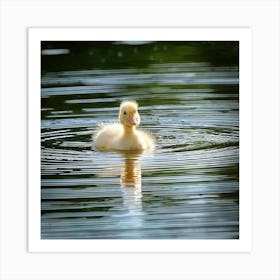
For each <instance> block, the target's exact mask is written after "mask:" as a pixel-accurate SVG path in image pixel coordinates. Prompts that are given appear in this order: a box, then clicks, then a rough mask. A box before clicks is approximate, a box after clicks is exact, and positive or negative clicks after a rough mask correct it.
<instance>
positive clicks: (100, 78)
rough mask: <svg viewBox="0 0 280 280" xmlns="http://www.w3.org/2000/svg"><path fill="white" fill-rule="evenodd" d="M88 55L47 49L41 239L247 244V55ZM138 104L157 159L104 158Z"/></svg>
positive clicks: (145, 49) (217, 50)
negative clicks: (242, 83)
mask: <svg viewBox="0 0 280 280" xmlns="http://www.w3.org/2000/svg"><path fill="white" fill-rule="evenodd" d="M82 45H83V48H82V46H81V44H80V45H79V48H78V47H77V46H78V44H77V43H72V44H71V42H70V43H68V45H67V43H65V42H64V43H63V42H57V43H51V42H48V43H46V42H45V43H43V44H42V47H43V48H53V49H58V52H59V48H60V49H63V50H64V52H60V53H57V55H56V54H55V52H56V50H54V51H49V52H45V53H44V55H42V80H41V85H42V90H41V237H42V238H43V239H236V238H239V87H238V84H239V78H238V77H239V73H238V71H239V70H238V45H237V46H236V43H235V42H216V43H209V42H208V43H204V42H197V43H194V42H191V43H180V42H158V43H156V42H154V43H149V44H141V45H140V43H139V45H137V44H129V42H126V43H111V42H107V43H102V42H100V43H95V44H93V43H92V44H91V43H90V42H84V44H82ZM65 49H66V51H65ZM236 49H237V51H236ZM236 52H237V55H236ZM47 54H48V55H47ZM131 99H133V100H137V102H138V103H139V113H140V115H141V125H140V127H141V128H142V129H145V130H148V131H150V132H151V133H152V134H153V135H154V136H155V137H156V139H157V146H156V150H155V151H154V152H153V153H148V152H144V153H137V154H136V153H117V152H97V151H94V150H92V140H91V137H92V133H93V131H94V129H95V128H96V126H97V124H98V123H101V122H106V121H112V120H117V118H118V109H119V108H118V107H119V104H120V102H121V101H122V100H131Z"/></svg>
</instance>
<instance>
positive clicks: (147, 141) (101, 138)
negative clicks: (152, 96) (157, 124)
mask: <svg viewBox="0 0 280 280" xmlns="http://www.w3.org/2000/svg"><path fill="white" fill-rule="evenodd" d="M139 124H140V115H139V113H138V104H137V103H136V102H135V101H124V102H122V103H121V105H120V112H119V123H107V124H102V125H100V126H99V128H98V129H97V131H96V132H95V133H94V135H93V141H94V143H93V147H94V148H95V149H97V150H121V151H133V150H146V149H153V148H154V147H155V140H154V138H153V136H151V135H150V134H149V133H147V132H144V131H142V130H137V129H136V126H138V125H139Z"/></svg>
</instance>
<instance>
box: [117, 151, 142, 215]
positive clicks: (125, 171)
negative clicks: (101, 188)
mask: <svg viewBox="0 0 280 280" xmlns="http://www.w3.org/2000/svg"><path fill="white" fill-rule="evenodd" d="M139 156H140V154H135V153H134V154H124V165H123V167H122V169H121V176H120V179H121V187H122V193H123V203H124V206H125V207H126V208H127V209H128V210H129V212H130V213H133V214H141V213H142V174H141V163H140V161H139Z"/></svg>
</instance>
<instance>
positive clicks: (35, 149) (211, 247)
mask: <svg viewBox="0 0 280 280" xmlns="http://www.w3.org/2000/svg"><path fill="white" fill-rule="evenodd" d="M28 33H29V43H28V46H29V51H28V62H29V63H28V65H29V71H28V74H29V76H28V77H29V80H28V81H29V87H28V89H29V90H28V91H29V98H28V101H29V137H28V139H29V149H28V151H29V168H28V171H29V251H30V252H249V251H250V250H251V244H252V242H251V220H252V218H251V210H252V208H251V200H252V197H251V185H252V182H251V178H252V153H251V151H252V148H251V143H252V131H251V127H252V119H251V117H252V111H251V106H252V95H251V83H252V81H251V71H252V67H251V63H252V62H251V56H252V47H251V30H250V29H249V28H182V27H180V28H179V27H177V28H168V27H164V28H152V27H151V28H30V29H29V32H28ZM45 40H50V41H55V40H68V41H91V40H92V41H106V40H110V41H115V40H116V41H118V40H144V41H151V40H152V41H163V40H167V41H239V42H240V48H239V52H240V95H239V96H240V185H239V186H240V192H239V194H240V238H239V239H238V240H41V239H40V66H41V65H40V42H41V41H45Z"/></svg>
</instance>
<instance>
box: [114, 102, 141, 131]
mask: <svg viewBox="0 0 280 280" xmlns="http://www.w3.org/2000/svg"><path fill="white" fill-rule="evenodd" d="M119 120H120V123H121V124H123V125H124V126H126V127H135V126H137V125H139V124H140V115H139V113H138V104H137V102H135V101H123V102H122V103H121V106H120V114H119Z"/></svg>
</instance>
